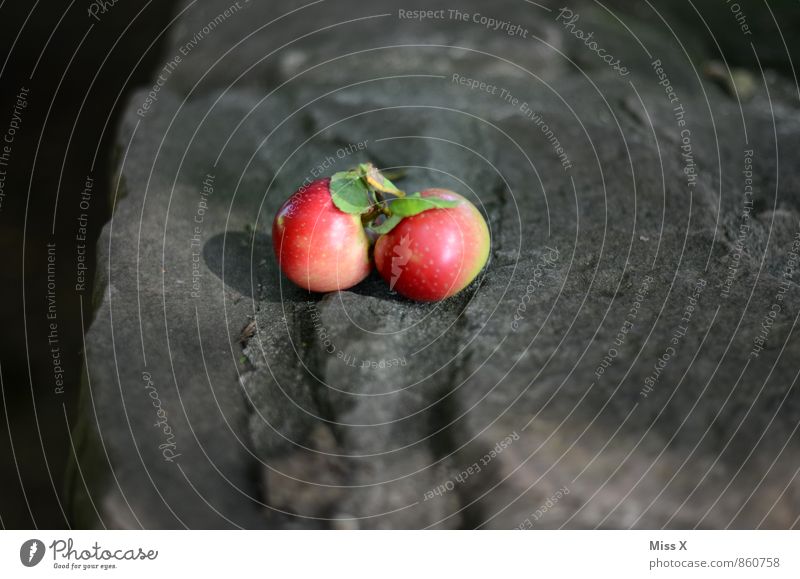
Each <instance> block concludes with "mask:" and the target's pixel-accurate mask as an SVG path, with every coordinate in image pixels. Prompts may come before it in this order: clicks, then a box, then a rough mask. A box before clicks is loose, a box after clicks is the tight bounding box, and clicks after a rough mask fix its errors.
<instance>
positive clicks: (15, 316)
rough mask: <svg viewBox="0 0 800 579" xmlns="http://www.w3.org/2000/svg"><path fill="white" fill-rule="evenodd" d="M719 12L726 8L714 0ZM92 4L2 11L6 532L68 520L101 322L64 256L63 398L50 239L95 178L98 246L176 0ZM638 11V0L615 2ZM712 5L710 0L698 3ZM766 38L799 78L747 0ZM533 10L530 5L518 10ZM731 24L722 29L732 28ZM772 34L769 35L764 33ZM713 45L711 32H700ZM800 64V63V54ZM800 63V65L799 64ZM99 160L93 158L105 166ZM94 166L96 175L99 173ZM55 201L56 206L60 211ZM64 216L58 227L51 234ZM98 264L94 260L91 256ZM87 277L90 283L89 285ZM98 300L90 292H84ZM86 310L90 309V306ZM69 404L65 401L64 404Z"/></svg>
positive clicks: (789, 26) (676, 14)
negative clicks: (23, 104)
mask: <svg viewBox="0 0 800 579" xmlns="http://www.w3.org/2000/svg"><path fill="white" fill-rule="evenodd" d="M717 3H718V4H720V5H721V4H722V0H717ZM89 4H90V3H89V2H71V3H70V2H67V1H60V0H48V1H47V2H34V3H27V2H26V3H23V2H16V3H11V2H5V3H3V5H2V8H0V47H2V50H1V51H0V53H1V54H2V55H4V58H3V59H2V62H3V64H2V65H0V66H2V68H0V79H1V80H0V86H1V87H2V91H1V92H0V128H1V129H2V130H3V131H4V130H5V128H6V127H7V124H8V122H9V121H10V119H11V115H12V111H13V108H14V103H15V101H16V95H17V94H18V92H19V90H20V88H21V87H26V88H28V89H29V91H30V92H29V98H28V101H29V106H28V107H27V109H26V110H25V113H24V115H23V119H22V127H21V129H20V130H19V131H18V133H17V136H16V140H15V142H14V145H13V151H12V158H11V162H10V166H9V167H8V177H7V180H6V186H5V192H6V197H5V201H4V203H3V207H2V210H1V211H0V255H2V257H3V258H4V260H5V262H4V264H3V266H2V267H0V287H1V288H2V294H0V295H2V300H0V328H1V330H0V370H1V372H2V383H1V386H2V389H1V390H2V391H1V393H2V396H0V406H1V407H2V414H1V415H2V421H3V427H2V428H0V525H1V526H2V527H3V528H32V527H37V528H63V527H68V526H70V521H69V520H68V516H67V514H66V513H67V508H66V506H65V505H64V504H63V500H62V498H61V497H62V494H63V484H64V482H63V481H64V476H63V473H64V469H65V465H66V462H67V460H68V458H69V455H70V453H71V452H72V448H71V441H70V437H69V435H68V432H69V425H70V424H72V421H73V420H74V418H75V413H76V406H77V400H78V395H79V382H80V372H81V367H82V354H81V347H82V328H85V327H87V326H88V324H89V323H90V321H91V320H90V319H87V316H88V315H89V314H88V311H90V309H89V308H88V307H87V308H86V312H85V316H84V319H83V320H81V315H82V314H81V308H80V302H79V301H78V299H77V297H76V295H75V292H74V291H71V284H72V283H73V281H74V271H73V269H72V266H73V265H74V264H72V263H70V261H71V260H67V259H63V260H58V261H57V265H58V270H57V276H58V278H57V281H56V285H57V292H58V298H57V307H58V325H59V333H60V347H61V352H62V365H63V367H64V371H65V393H64V394H63V395H62V396H57V395H56V394H54V393H53V385H52V369H51V358H50V352H49V346H48V343H47V330H48V328H47V324H48V320H47V318H46V312H47V299H46V285H47V279H46V278H47V253H46V245H47V243H48V242H50V241H53V240H55V241H56V242H58V240H61V239H63V240H64V241H66V240H70V241H71V240H73V238H74V235H75V230H76V226H77V225H76V217H77V214H78V212H79V209H78V202H77V200H78V199H79V196H80V193H81V191H82V190H83V188H84V184H85V181H86V176H87V175H89V174H91V175H92V176H93V178H94V182H95V187H94V190H93V198H92V202H91V209H90V215H89V220H88V223H89V234H90V241H89V245H93V242H94V240H96V238H97V236H98V234H99V231H100V229H101V228H102V226H103V225H104V224H105V222H106V221H107V219H108V218H109V215H110V212H111V207H110V206H109V190H110V184H111V182H112V177H113V176H112V175H111V174H110V168H111V167H112V166H113V155H114V154H115V152H114V150H113V149H112V147H111V143H112V142H113V135H114V131H115V127H116V123H117V120H118V113H119V111H121V110H122V108H123V106H124V104H125V101H126V98H127V95H128V94H129V93H130V91H131V90H132V89H133V88H135V87H137V86H141V85H148V84H151V82H150V79H151V76H152V72H153V71H154V70H157V69H158V68H159V67H160V60H159V47H160V46H161V44H162V42H163V40H164V38H165V35H166V34H167V33H168V31H167V30H165V28H164V27H165V25H166V23H168V22H169V20H170V15H171V14H172V13H173V11H174V9H175V5H176V2H174V1H173V0H157V1H154V0H151V1H150V2H143V1H134V0H119V1H118V3H117V4H116V5H115V6H114V8H113V9H112V10H110V11H109V12H108V13H107V14H105V15H104V16H103V19H102V22H101V23H95V25H94V26H92V27H91V29H90V26H91V25H92V23H93V22H94V21H93V20H92V19H91V18H90V17H89V16H88V14H87V7H88V6H89ZM606 4H607V5H611V6H615V7H616V9H618V10H620V11H628V12H636V11H637V10H638V9H639V6H640V4H638V3H636V2H630V1H623V0H618V1H614V2H607V3H606ZM656 4H658V5H659V9H660V10H661V11H664V12H667V13H671V16H670V18H671V21H672V22H673V23H674V22H676V21H677V22H681V21H683V25H684V30H686V31H689V30H691V29H693V27H701V26H702V24H701V23H700V22H698V21H697V19H696V18H693V17H692V16H693V14H694V13H693V11H692V10H691V8H690V7H689V6H688V4H685V3H683V2H672V1H670V2H657V3H656ZM696 4H698V5H701V4H705V2H697V3H696ZM740 4H742V6H743V7H744V8H745V9H746V10H747V12H748V14H749V16H750V20H749V24H750V25H751V27H752V28H753V30H754V34H755V35H760V36H759V47H760V50H761V48H762V47H764V49H763V50H762V51H761V52H760V56H761V58H762V64H764V65H765V66H766V67H770V68H773V69H775V70H776V71H778V72H779V73H781V74H785V75H787V76H792V75H793V74H794V70H793V69H792V67H791V65H790V61H789V54H792V55H794V56H797V54H798V51H797V46H796V42H795V40H796V39H795V38H791V37H790V38H787V42H790V43H792V46H790V47H789V53H787V51H786V48H785V47H784V46H783V45H782V44H781V43H780V39H779V38H778V37H777V36H776V35H772V34H771V32H770V31H771V30H772V28H773V26H772V22H771V16H770V15H769V13H768V11H767V10H765V9H764V4H763V3H761V2H748V1H744V2H740ZM770 6H771V8H772V10H773V11H774V12H775V13H776V17H777V18H778V21H779V22H781V23H782V26H783V27H784V30H795V31H797V30H800V3H798V2H797V1H796V0H787V1H783V2H771V3H770ZM522 8H523V6H522V4H521V9H522ZM714 14H716V16H717V17H718V18H719V19H720V22H714V21H710V22H709V23H708V24H709V26H711V27H712V28H714V29H715V34H716V35H717V37H718V38H719V39H721V42H722V43H724V44H725V46H723V51H724V52H725V53H726V54H727V55H728V57H729V61H730V63H731V64H737V60H739V59H741V60H742V61H743V62H748V61H749V59H750V56H751V51H750V48H749V46H746V45H745V44H744V43H742V42H741V35H740V34H739V31H738V30H737V29H736V28H735V27H734V26H731V25H730V22H729V20H728V18H729V15H728V14H726V13H725V11H724V10H716V11H714ZM723 19H724V21H722V20H723ZM764 35H766V36H767V37H770V36H771V37H772V39H771V41H770V40H769V38H767V39H764V38H763V36H764ZM703 37H705V35H703ZM795 60H796V62H797V59H795ZM798 64H800V63H798ZM95 155H96V160H95ZM93 160H94V167H92V164H93ZM57 196H58V199H59V204H58V208H57V211H56V209H55V200H56V197H57ZM54 212H55V213H56V217H57V219H56V220H55V229H54V230H53V229H52V227H53V219H54ZM88 261H89V263H90V264H91V263H92V262H93V255H91V254H90V255H89V256H88ZM91 280H92V272H91V270H90V272H89V276H88V278H87V282H88V283H89V284H91ZM87 295H88V294H87ZM86 305H88V304H86ZM62 403H63V404H62Z"/></svg>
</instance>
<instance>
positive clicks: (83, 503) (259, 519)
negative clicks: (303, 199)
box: [75, 1, 800, 528]
mask: <svg viewBox="0 0 800 579" xmlns="http://www.w3.org/2000/svg"><path fill="white" fill-rule="evenodd" d="M701 4H702V3H701ZM241 5H242V8H241V9H240V10H237V11H235V12H234V13H233V14H231V15H230V16H229V17H226V18H224V19H222V20H220V21H219V23H218V24H217V25H216V26H215V28H214V30H213V31H212V32H211V33H210V34H208V35H206V36H204V38H202V39H201V40H200V41H199V42H198V43H197V45H196V47H194V48H192V49H191V50H190V51H189V54H188V56H187V57H186V58H185V59H183V60H182V61H181V62H180V63H178V64H177V66H176V68H175V69H174V70H173V71H171V72H170V73H169V75H167V76H168V79H167V82H166V84H165V86H164V88H162V89H161V90H160V91H159V92H158V98H157V101H156V102H155V103H154V104H153V106H152V108H151V109H149V110H148V111H144V114H143V115H140V114H137V109H141V107H142V104H143V103H144V102H145V100H146V99H147V93H148V92H149V90H150V89H149V88H146V89H144V90H143V91H141V92H140V93H139V94H137V95H136V96H135V97H134V98H133V100H132V101H131V103H130V105H129V115H128V117H127V119H126V121H125V124H124V126H123V127H122V128H121V130H120V134H119V138H118V144H119V149H120V154H119V158H120V162H119V187H118V190H117V196H116V198H115V213H114V217H113V220H112V222H111V223H109V224H108V225H107V227H106V229H105V232H104V235H103V237H102V240H101V242H100V247H99V256H100V258H99V266H100V267H99V269H100V270H104V272H103V273H102V274H101V279H100V281H99V283H98V291H97V303H96V305H97V311H96V315H95V321H94V323H93V325H92V327H91V329H90V331H89V333H88V336H87V356H88V361H89V372H88V375H87V378H86V381H85V386H86V388H85V391H86V396H85V398H86V401H85V405H84V406H85V415H86V421H85V422H86V423H85V425H83V427H82V428H81V432H80V433H81V434H82V439H83V440H84V441H85V442H84V445H83V448H84V449H85V450H84V451H83V452H82V454H81V456H82V457H84V459H83V461H82V462H83V463H82V464H81V466H82V467H83V470H86V471H87V472H88V471H90V470H91V472H94V469H103V465H105V464H110V466H111V469H108V467H107V466H106V467H105V469H103V470H105V476H104V477H103V483H102V484H97V485H94V486H93V487H91V488H90V489H88V490H86V491H85V492H83V493H78V494H77V495H76V497H75V505H76V508H77V510H78V511H79V512H80V513H81V514H82V516H84V517H86V519H85V520H87V521H92V520H93V521H94V524H101V523H100V522H99V521H102V524H105V525H108V526H123V527H138V526H140V525H141V526H145V527H180V526H182V525H185V526H190V527H218V526H231V527H235V526H241V527H299V528H318V527H321V528H328V527H331V528H420V527H437V528H463V527H469V528H472V527H483V528H516V527H537V528H548V527H560V526H566V527H577V528H586V527H590V528H592V527H608V528H620V527H622V528H627V527H641V528H654V527H661V526H666V527H695V526H697V527H710V528H718V527H726V526H733V527H755V526H758V525H761V526H766V527H778V528H786V527H791V526H792V525H796V524H797V517H798V514H800V512H799V511H798V502H797V493H798V486H797V482H796V480H795V474H796V470H797V468H798V466H800V464H798V461H797V457H798V454H797V447H796V440H797V429H796V427H797V425H798V423H800V398H799V397H798V394H797V388H796V382H795V381H796V378H797V373H798V365H797V354H799V353H800V341H798V338H797V331H796V328H795V322H796V320H797V314H798V312H800V294H798V285H797V282H798V279H800V272H794V273H793V275H792V278H791V280H790V281H789V282H788V283H787V284H786V285H784V286H782V285H781V282H782V276H783V274H784V272H785V270H786V268H787V266H791V263H790V261H791V258H790V256H791V251H792V244H793V243H794V242H795V240H798V239H800V237H797V236H798V235H800V220H799V219H798V218H800V207H799V206H798V204H799V202H800V197H798V178H797V175H796V173H795V172H794V167H795V166H797V161H798V159H797V155H798V150H800V147H798V146H796V145H797V141H798V140H799V136H800V122H798V119H800V116H798V102H797V99H796V95H793V92H792V91H793V85H791V84H790V81H789V77H785V76H781V75H779V74H774V73H770V74H769V75H766V76H765V77H764V78H762V77H761V75H760V73H759V71H758V69H757V68H755V67H752V69H751V74H752V75H754V78H755V79H756V81H757V82H756V85H755V86H756V90H755V93H754V94H753V95H752V98H751V99H750V100H749V101H748V102H746V103H739V102H738V101H737V100H736V98H735V95H734V96H732V95H731V94H729V93H728V92H726V91H725V90H724V89H723V88H722V87H720V86H717V85H716V84H714V83H713V82H712V81H711V80H710V79H706V78H705V77H703V73H702V65H703V64H704V63H706V62H709V61H711V60H714V59H717V58H718V55H717V54H716V53H715V52H714V51H713V50H711V49H709V48H708V46H707V44H706V42H705V41H704V40H700V39H698V38H697V37H695V36H692V35H691V34H688V33H687V32H685V30H688V29H690V27H688V25H687V26H686V27H685V28H680V27H678V29H677V30H674V32H675V34H676V35H677V37H678V39H680V40H683V39H684V37H686V41H685V42H684V43H683V44H679V43H678V42H676V41H675V37H674V36H673V34H672V33H671V32H670V30H669V29H667V28H665V27H664V26H663V23H661V22H660V21H659V20H658V18H657V17H655V16H653V15H652V14H649V15H648V13H647V12H646V11H644V12H643V11H642V9H641V7H637V8H635V9H630V11H629V12H625V7H624V5H623V6H619V7H616V8H614V12H613V14H612V12H609V11H608V10H603V9H601V8H598V7H597V6H596V5H594V4H591V5H590V4H587V3H582V2H581V3H577V2H576V3H575V7H574V8H573V10H574V11H575V12H576V13H579V14H580V20H579V23H580V27H581V28H582V29H583V30H586V31H595V34H596V36H595V37H596V38H597V39H598V42H599V43H600V44H601V45H602V46H604V47H606V48H607V50H608V52H609V53H612V54H617V55H618V56H619V58H621V59H622V60H623V61H624V63H625V65H626V66H627V68H628V70H629V71H630V73H629V75H627V76H625V77H621V76H620V75H619V74H618V73H616V72H615V71H613V70H612V69H611V68H610V67H608V66H606V65H605V63H603V62H602V61H601V60H600V59H599V58H598V57H597V56H596V55H595V54H593V53H592V52H591V51H589V49H588V48H587V47H586V46H585V44H583V43H581V42H580V41H577V40H576V39H575V38H574V37H573V36H572V35H570V34H568V33H566V31H565V29H564V27H563V25H562V24H561V23H560V22H557V21H556V19H555V15H556V13H557V8H553V9H552V10H549V11H548V9H546V8H541V7H536V6H535V5H533V4H524V3H522V2H512V1H507V2H501V3H493V4H492V6H491V9H489V8H487V7H486V6H485V5H484V4H481V3H478V2H469V3H462V7H461V8H460V9H461V10H463V11H464V12H468V13H476V12H481V13H483V14H485V15H488V16H492V17H495V18H498V19H502V20H506V21H509V22H513V23H517V24H520V25H521V26H523V27H525V28H527V29H528V32H529V35H528V38H520V37H513V36H508V35H506V34H504V33H503V32H502V31H491V30H487V29H486V28H485V27H483V26H481V25H480V24H479V23H474V22H472V21H469V22H456V21H453V20H445V21H429V22H422V23H415V22H412V21H404V20H398V18H397V7H396V6H394V5H393V4H392V3H389V2H377V3H371V4H369V8H368V10H367V12H366V13H365V12H364V8H363V6H361V7H360V8H356V6H357V5H356V4H355V3H336V4H334V3H332V2H323V3H320V4H314V5H309V6H307V7H305V8H297V12H294V13H292V14H289V15H287V16H285V17H281V15H282V14H284V13H286V12H287V11H288V10H291V9H293V8H290V6H292V7H294V8H296V5H290V4H289V3H288V2H278V3H270V5H269V7H266V6H262V5H256V4H250V3H244V2H242V3H241ZM228 6H229V3H226V2H205V3H201V5H200V6H194V5H193V7H191V8H187V10H186V12H185V13H184V14H183V15H182V16H181V17H180V20H179V22H178V25H176V27H175V30H174V31H173V33H172V35H173V40H172V44H173V46H174V51H173V54H180V53H181V52H180V50H181V47H186V46H188V44H187V43H188V42H189V41H190V40H191V39H192V38H193V37H194V36H195V35H196V34H197V31H198V30H202V29H203V26H206V25H207V23H208V22H211V21H213V20H214V19H215V18H216V17H217V15H218V14H221V13H223V11H224V10H225V9H226V7H228ZM348 6H351V7H352V10H348ZM420 6H423V5H422V4H420ZM424 6H425V7H426V8H435V7H437V6H431V5H430V3H426V4H424ZM552 6H555V5H552ZM408 8H409V9H411V8H414V7H413V6H411V5H409V6H408ZM445 8H447V7H445ZM379 14H390V15H389V16H383V17H377V16H376V15H379ZM665 14H666V15H667V16H665V17H668V16H669V15H670V12H669V11H668V10H666V11H665ZM370 16H376V17H374V18H368V17H370ZM276 18H280V19H279V20H277V21H274V22H273V23H272V24H270V22H272V21H273V20H275V19H276ZM362 18H363V20H358V21H354V22H353V21H351V20H353V19H362ZM617 18H619V19H621V20H623V21H624V22H625V23H626V24H627V25H628V28H625V27H623V26H622V25H621V24H620V21H619V20H618V19H617ZM676 26H678V25H677V24H676ZM251 33H252V35H251ZM728 33H729V34H731V35H733V34H735V33H737V31H736V30H732V31H731V30H729V32H728ZM633 34H635V35H636V38H638V41H637V40H636V38H634V37H633V36H632V35H633ZM639 42H641V43H642V44H641V45H640V44H639ZM401 45H402V46H401ZM419 45H425V46H419ZM648 53H649V54H648ZM687 54H688V55H690V56H691V58H692V61H691V62H689V61H687ZM171 56H172V55H171V54H167V55H166V56H165V62H168V61H169V60H170V58H171ZM331 59H333V60H331ZM655 59H660V60H661V62H662V65H663V67H664V70H665V72H666V74H667V75H668V77H669V79H670V81H671V84H672V86H673V87H674V93H675V98H676V99H677V100H676V101H674V102H670V100H669V98H668V95H667V93H666V92H665V90H664V87H663V86H660V85H659V84H658V80H659V79H658V77H657V73H656V71H654V69H653V67H652V66H651V64H650V63H651V62H652V61H653V60H655ZM576 65H577V66H579V67H580V68H577V67H576ZM453 74H459V75H461V76H463V77H466V78H470V79H477V80H479V81H483V82H486V83H487V84H489V85H492V86H496V87H497V90H496V91H495V92H496V94H489V93H490V92H492V91H491V90H488V91H482V90H481V89H480V88H477V89H470V88H468V87H465V86H463V85H461V84H459V83H458V82H453ZM400 77H402V78H400ZM507 95H510V96H508V98H507V99H506V96H507ZM515 98H516V99H519V100H518V101H516V102H514V101H513V99H515ZM523 103H525V106H523ZM678 103H679V104H681V105H682V106H683V108H684V111H685V117H684V118H685V121H686V124H685V126H679V124H678V120H679V119H678V118H676V115H675V110H674V107H675V106H676V105H677V104H678ZM528 111H530V113H528ZM744 127H746V137H745V131H744V130H743V128H744ZM687 128H688V129H689V130H690V134H689V137H688V140H684V138H685V137H686V135H687V133H685V132H684V133H682V132H681V131H682V130H683V129H687ZM554 139H557V140H558V144H556V143H555V142H554ZM359 143H363V144H364V146H363V147H361V148H362V149H363V150H360V151H356V152H354V153H353V152H352V150H353V149H358V148H359V147H357V146H356V145H358V144H359ZM687 144H689V145H690V146H691V161H692V162H693V163H694V168H695V170H696V174H697V175H696V178H694V176H693V174H692V172H691V171H690V172H689V174H688V175H687V173H686V172H685V171H684V169H686V168H687V157H685V156H683V157H682V152H686V151H687V149H684V150H683V151H682V149H681V146H682V145H687ZM556 146H560V147H562V148H563V151H564V155H565V156H562V157H561V158H559V155H560V154H561V152H560V150H559V151H556V150H555V148H556ZM750 149H752V150H753V151H754V154H753V155H752V173H753V185H754V193H753V197H752V210H751V211H750V213H749V219H748V221H747V224H748V225H749V228H748V229H747V230H746V235H744V236H743V237H742V238H741V239H739V235H740V225H741V224H742V215H743V210H744V208H745V205H744V201H745V197H744V186H745V182H744V175H743V171H744V169H745V150H750ZM366 160H371V161H373V162H376V163H377V164H379V165H380V166H382V167H390V168H402V169H404V170H405V171H406V173H407V177H406V179H405V180H404V181H403V187H404V188H406V189H418V188H422V187H423V186H426V185H431V184H435V185H436V186H441V187H448V188H453V189H456V190H459V191H461V192H462V193H463V194H465V195H467V196H469V197H470V198H471V199H472V200H473V201H474V202H475V203H476V205H477V206H478V207H480V208H481V209H482V211H484V212H485V214H486V216H487V220H488V222H489V224H490V228H491V231H492V239H493V243H492V256H491V261H490V265H489V267H488V268H487V269H486V271H485V272H484V273H483V274H482V275H481V276H480V277H479V279H478V280H476V282H475V283H473V284H472V285H471V286H470V287H469V288H468V289H467V290H466V291H465V292H463V293H462V294H460V295H458V296H455V297H454V298H451V299H449V300H446V301H444V302H442V303H440V304H415V303H411V302H409V301H406V300H403V299H401V298H400V297H398V296H397V295H394V294H392V293H391V292H389V291H388V288H386V287H385V285H384V284H383V283H382V282H381V281H380V280H379V279H378V277H377V276H376V275H373V276H372V277H370V278H369V279H368V280H366V281H365V282H364V283H362V284H360V285H359V286H357V287H356V288H353V289H352V290H350V291H345V292H338V293H333V294H329V295H325V296H311V295H308V294H306V293H304V292H303V291H301V290H299V289H298V288H295V287H292V286H291V284H289V283H288V282H287V281H286V280H285V278H282V277H281V276H280V274H279V272H278V271H277V268H276V264H275V261H274V258H273V256H272V253H271V240H270V238H269V224H270V223H271V219H272V215H273V214H274V211H275V210H276V209H277V207H278V206H279V205H280V204H281V203H282V201H283V200H284V199H285V198H286V197H287V196H288V195H289V194H290V193H291V192H292V191H293V190H294V189H295V188H297V187H298V186H299V185H300V184H301V183H302V182H303V181H304V179H306V178H308V177H309V176H310V175H312V171H314V170H316V168H318V167H320V166H322V169H321V170H322V172H323V173H325V174H330V173H332V172H334V171H336V170H340V169H341V168H344V167H348V166H351V165H354V164H356V163H357V162H362V161H366ZM777 161H780V162H779V163H778V162H777ZM689 167H690V168H691V165H689ZM208 175H213V178H210V177H208ZM690 183H691V185H690ZM204 184H205V185H206V186H208V185H209V184H211V185H212V186H213V193H212V194H210V195H207V196H206V197H204V196H203V188H204ZM201 203H207V205H208V207H207V208H205V207H203V205H202V204H201ZM200 218H202V219H201V221H202V223H198V221H197V220H198V219H200ZM195 227H199V229H198V230H195ZM194 235H197V240H198V244H196V245H193V244H192V238H193V236H194ZM737 244H738V246H737ZM737 247H739V248H740V249H739V248H737ZM795 249H796V248H795ZM796 265H797V264H795V266H796ZM193 268H197V269H193ZM193 272H194V274H195V277H194V279H195V280H197V282H196V283H197V285H196V286H193V285H192V284H193ZM730 272H733V273H732V274H731V275H730V277H729V273H730ZM726 280H728V281H726ZM698 284H700V285H698ZM779 296H780V299H779ZM774 304H779V305H780V306H781V311H780V312H779V313H777V314H776V315H775V317H774V320H773V319H770V318H768V321H770V322H772V325H771V326H770V328H769V332H768V337H767V339H766V345H765V346H764V349H763V350H762V351H761V352H760V353H759V355H758V356H751V351H752V350H753V347H754V340H755V339H756V338H757V337H758V336H759V333H760V332H761V331H762V328H761V326H762V322H763V321H764V319H765V316H769V312H770V310H771V308H773V307H774ZM632 312H633V313H632ZM626 320H627V321H628V322H630V323H629V324H626ZM604 360H605V361H604ZM659 360H662V362H661V363H660V362H659ZM144 372H148V373H149V376H151V377H152V382H153V384H154V386H155V389H156V390H157V393H158V401H159V402H158V403H159V404H161V407H162V408H163V409H164V410H165V412H166V413H167V417H168V421H169V425H170V427H171V428H172V430H173V434H174V435H175V439H174V440H173V442H175V444H176V452H178V453H180V455H181V456H180V457H179V458H176V459H174V460H172V461H171V462H170V461H167V460H164V452H163V451H164V449H160V448H159V445H160V444H164V441H165V433H164V432H163V425H162V426H154V425H153V424H154V423H155V422H156V421H157V420H158V417H157V416H156V414H155V412H156V410H157V409H155V408H154V406H153V398H152V394H151V392H152V391H153V388H152V387H151V388H149V389H148V388H147V387H146V386H147V380H143V373H144ZM168 448H171V447H168ZM76 472H77V470H76ZM76 476H77V475H76ZM77 486H78V487H81V485H77ZM90 498H91V499H92V500H91V501H90V500H89V499H90Z"/></svg>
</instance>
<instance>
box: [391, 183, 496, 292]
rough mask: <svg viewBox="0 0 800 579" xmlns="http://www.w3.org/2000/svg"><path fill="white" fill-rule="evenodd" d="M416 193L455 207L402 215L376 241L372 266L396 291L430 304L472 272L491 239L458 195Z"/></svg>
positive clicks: (480, 219)
mask: <svg viewBox="0 0 800 579" xmlns="http://www.w3.org/2000/svg"><path fill="white" fill-rule="evenodd" d="M421 195H422V197H431V196H433V197H440V198H442V199H448V200H452V201H459V205H458V206H456V207H451V208H447V209H428V210H427V211H423V212H422V213H419V214H417V215H414V216H412V217H406V218H405V219H403V220H402V221H401V222H400V223H399V224H398V225H397V226H396V227H395V228H394V229H392V230H391V231H390V232H389V233H387V234H386V235H382V236H381V237H380V238H379V239H378V241H377V243H376V244H375V265H376V267H377V268H378V272H379V273H380V274H381V277H383V279H385V280H386V281H387V282H388V283H389V287H390V288H391V289H393V290H394V291H396V292H397V293H399V294H400V295H403V296H405V297H407V298H410V299H413V300H417V301H425V302H432V301H438V300H443V299H445V298H448V297H450V296H453V295H455V294H457V293H458V292H460V291H461V290H463V289H464V288H465V287H467V285H469V284H470V283H471V282H472V280H474V279H475V278H476V277H477V276H478V274H479V273H480V272H481V270H482V269H483V267H484V266H485V265H486V262H487V261H488V259H489V247H490V245H491V240H490V236H489V228H488V227H487V225H486V221H485V220H484V219H483V215H481V213H480V211H478V209H477V208H476V207H475V206H474V205H473V204H472V203H470V202H469V201H468V200H466V199H465V198H464V197H462V196H461V195H459V194H458V193H455V192H453V191H448V190H446V189H426V190H425V191H422V193H421ZM393 269H394V271H393Z"/></svg>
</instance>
